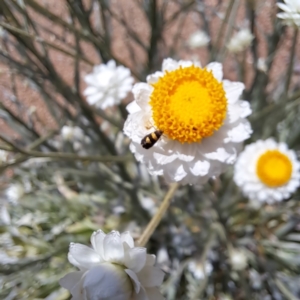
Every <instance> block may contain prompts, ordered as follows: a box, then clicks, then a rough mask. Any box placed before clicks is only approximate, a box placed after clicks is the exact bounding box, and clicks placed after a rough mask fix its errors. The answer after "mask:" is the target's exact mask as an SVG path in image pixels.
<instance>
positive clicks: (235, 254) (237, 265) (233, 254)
mask: <svg viewBox="0 0 300 300" xmlns="http://www.w3.org/2000/svg"><path fill="white" fill-rule="evenodd" d="M229 261H230V264H231V267H232V269H233V270H236V271H241V270H244V269H245V268H246V267H247V265H248V259H247V256H246V253H245V252H244V251H243V250H242V249H231V250H230V252H229Z"/></svg>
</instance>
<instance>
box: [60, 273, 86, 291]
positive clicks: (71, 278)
mask: <svg viewBox="0 0 300 300" xmlns="http://www.w3.org/2000/svg"><path fill="white" fill-rule="evenodd" d="M83 274H84V271H77V272H71V273H68V274H67V275H66V276H64V277H63V278H61V279H60V280H59V284H60V285H61V286H62V287H63V288H65V289H67V290H69V291H70V290H71V289H72V288H73V287H74V286H75V285H76V284H77V283H78V282H79V281H80V279H81V278H82V276H83Z"/></svg>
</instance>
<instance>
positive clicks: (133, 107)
mask: <svg viewBox="0 0 300 300" xmlns="http://www.w3.org/2000/svg"><path fill="white" fill-rule="evenodd" d="M126 109H127V111H128V112H129V113H130V114H134V113H136V112H139V111H140V110H141V107H140V106H139V105H138V104H137V103H136V101H132V102H130V103H129V104H128V105H127V106H126Z"/></svg>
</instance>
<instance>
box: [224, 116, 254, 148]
mask: <svg viewBox="0 0 300 300" xmlns="http://www.w3.org/2000/svg"><path fill="white" fill-rule="evenodd" d="M251 133H252V129H251V126H250V124H249V123H248V122H247V121H243V122H241V123H240V124H239V125H238V126H236V127H234V128H232V129H231V130H229V131H228V139H227V140H225V142H226V141H231V142H234V143H240V142H243V141H244V140H246V139H248V138H249V137H250V135H251Z"/></svg>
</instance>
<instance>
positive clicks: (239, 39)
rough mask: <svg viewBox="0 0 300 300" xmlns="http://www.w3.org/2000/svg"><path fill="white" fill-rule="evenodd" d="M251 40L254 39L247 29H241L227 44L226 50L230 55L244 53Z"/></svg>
mask: <svg viewBox="0 0 300 300" xmlns="http://www.w3.org/2000/svg"><path fill="white" fill-rule="evenodd" d="M253 38H254V37H253V35H252V33H251V32H250V30H249V29H248V28H245V29H241V30H240V31H239V32H238V33H236V34H235V35H234V36H233V37H232V38H231V40H230V41H229V43H228V44H227V48H228V50H229V51H230V52H232V53H237V52H241V51H244V50H245V49H247V48H248V47H249V46H250V45H251V42H252V40H253Z"/></svg>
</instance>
